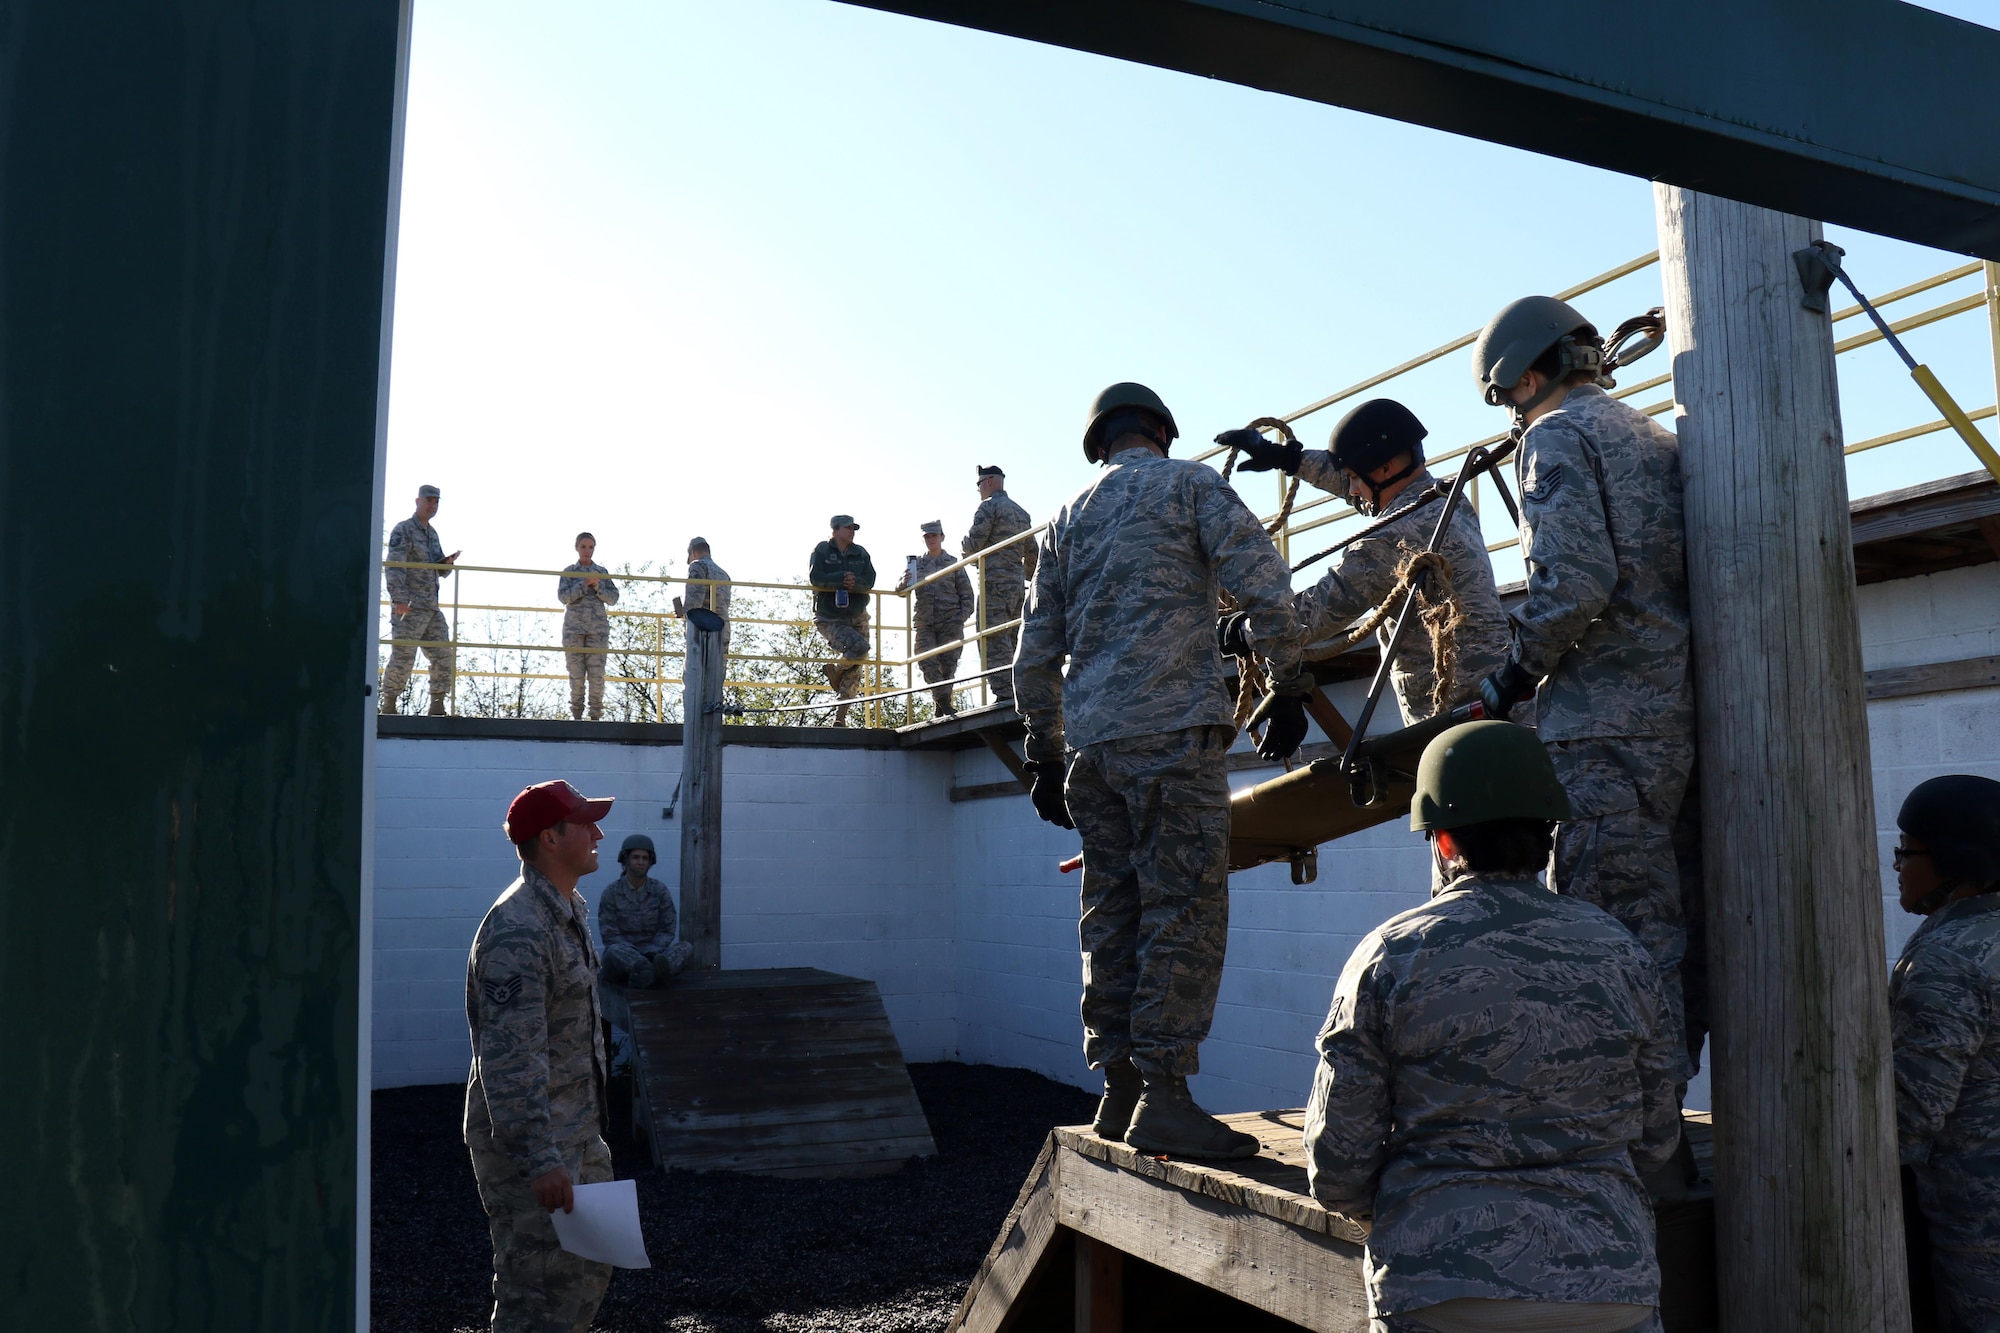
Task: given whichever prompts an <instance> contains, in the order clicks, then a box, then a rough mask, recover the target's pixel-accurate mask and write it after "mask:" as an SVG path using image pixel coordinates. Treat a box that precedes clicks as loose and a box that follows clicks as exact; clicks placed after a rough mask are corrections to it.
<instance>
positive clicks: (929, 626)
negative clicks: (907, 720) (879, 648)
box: [903, 519, 1011, 717]
mask: <svg viewBox="0 0 2000 1333" xmlns="http://www.w3.org/2000/svg"><path fill="white" fill-rule="evenodd" d="M923 534H924V553H923V554H922V555H920V556H916V557H915V558H914V559H913V560H912V561H911V564H910V568H909V571H908V572H907V573H906V574H905V575H904V576H903V577H904V583H903V586H905V587H907V586H909V584H911V583H913V582H921V581H922V580H924V579H926V578H929V577H930V576H931V575H932V574H935V573H937V572H938V571H939V570H941V569H945V568H948V567H949V566H951V565H952V564H953V563H955V562H954V560H953V558H952V557H951V556H949V555H947V554H946V553H945V549H944V524H943V523H942V522H941V521H939V520H938V519H932V520H931V521H930V522H928V523H926V524H924V525H923ZM972 612H973V602H972V580H971V579H969V578H967V577H966V576H965V571H964V570H963V569H954V570H952V572H951V575H950V577H948V578H942V579H939V580H937V581H936V582H934V583H925V584H924V585H923V586H922V587H921V588H918V589H917V591H916V596H915V602H914V605H912V606H911V608H910V624H911V625H912V626H913V627H914V629H915V636H914V638H913V639H912V640H911V643H912V647H913V648H914V650H915V651H916V652H919V653H927V652H930V651H931V649H933V648H936V647H937V646H939V645H940V644H946V643H957V642H958V641H959V640H960V639H962V638H963V637H964V636H965V622H966V621H967V620H969V619H971V617H972ZM964 651H965V650H964V649H962V648H948V649H946V650H945V651H944V652H941V653H937V654H935V655H933V656H931V657H926V658H924V659H923V660H922V661H920V662H918V663H917V669H918V670H920V671H922V672H923V673H924V679H925V680H927V681H930V682H932V683H933V684H935V683H936V682H938V681H948V680H951V679H952V678H953V677H955V676H957V675H958V659H959V655H960V654H961V653H962V652H964ZM1010 685H1011V682H1010ZM931 699H932V701H933V702H934V703H935V704H936V705H937V711H938V716H939V717H950V716H951V715H953V714H954V713H956V712H957V711H958V710H957V709H955V708H953V707H952V706H951V686H949V685H938V686H937V688H936V689H934V690H932V691H931Z"/></svg>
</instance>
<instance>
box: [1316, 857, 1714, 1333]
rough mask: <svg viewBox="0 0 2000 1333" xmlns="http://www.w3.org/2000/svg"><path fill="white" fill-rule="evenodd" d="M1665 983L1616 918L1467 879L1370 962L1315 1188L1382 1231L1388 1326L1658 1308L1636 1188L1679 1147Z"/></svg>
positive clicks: (1337, 1058) (1365, 963)
mask: <svg viewBox="0 0 2000 1333" xmlns="http://www.w3.org/2000/svg"><path fill="white" fill-rule="evenodd" d="M1665 1018H1666V997H1665V995H1664V993H1663V992H1662V991H1661V989H1660V979H1659V971H1658V969H1657V968H1656V967H1655V966H1654V964H1653V961H1652V959H1651V958H1649V957H1648V956H1647V954H1646V952H1645V950H1644V949H1642V948H1641V947H1640V946H1639V944H1638V942H1637V941H1636V940H1634V939H1633V938H1632V936H1631V934H1630V933H1628V932H1627V931H1626V929H1625V928H1624V927H1623V926H1621V925H1619V924H1618V923H1617V922H1616V921H1615V920H1613V919H1612V918H1611V917H1610V916H1609V915H1607V914H1606V913H1605V912H1603V911H1602V910H1601V909H1599V908H1596V907H1593V906H1591V905H1590V904H1589V903H1586V902H1583V901H1582V900H1581V899H1577V898H1564V897H1559V896H1557V895H1556V894H1553V893H1550V892H1549V891H1548V890H1547V889H1545V888H1543V887H1542V885H1541V884H1540V882H1539V881H1537V880H1536V879H1535V878H1534V877H1533V876H1525V875H1524V876H1501V875H1462V876H1460V877H1459V878H1457V879H1454V880H1452V881H1451V882H1450V883H1449V884H1447V885H1445V886H1444V887H1443V888H1442V889H1441V890H1439V891H1438V893H1437V895H1436V896H1435V897H1434V898H1432V899H1431V901H1430V902H1429V903H1428V904H1427V905H1425V906H1423V907H1419V908H1415V909H1413V910H1411V911H1408V912H1404V913H1402V914H1401V915H1399V916H1395V917H1391V918H1390V919H1389V920H1388V921H1387V922H1385V923H1384V924H1383V925H1381V926H1378V927H1377V928H1376V929H1375V930H1373V931H1372V932H1370V933H1369V934H1368V936H1367V937H1366V938H1364V939H1363V940H1362V941H1361V943H1360V944H1359V945H1358V946H1356V948H1355V950H1354V954H1353V956H1352V957H1351V958H1349V959H1348V960H1347V967H1346V969H1345V970H1344V971H1343V972H1342V973H1341V974H1340V981H1339V983H1338V985H1337V986H1336V987H1335V989H1334V995H1333V1006H1332V1008H1331V1010H1330V1011H1329V1012H1328V1014H1327V1018H1326V1026H1325V1027H1324V1028H1322V1029H1321V1031H1320V1035H1319V1055H1320V1059H1319V1069H1318V1072H1317V1073H1316V1074H1315V1075H1314V1078H1313V1089H1312V1100H1311V1102H1310V1103H1309V1104H1308V1106H1307V1108H1306V1133H1305V1140H1306V1154H1307V1165H1306V1171H1307V1178H1308V1180H1309V1181H1310V1183H1311V1188H1312V1193H1313V1197H1314V1198H1316V1199H1318V1200H1319V1201H1320V1202H1321V1203H1323V1204H1325V1205H1326V1206H1327V1207H1328V1208H1329V1209H1332V1210H1333V1211H1335V1212H1340V1213H1346V1214H1349V1215H1352V1216H1356V1217H1367V1216H1370V1215H1371V1214H1372V1216H1373V1218H1374V1228H1373V1231H1372V1233H1371V1235H1370V1236H1369V1239H1368V1263H1367V1270H1366V1271H1367V1277H1368V1286H1369V1293H1370V1296H1371V1298H1372V1299H1373V1301H1374V1304H1375V1309H1376V1312H1377V1313H1378V1315H1380V1314H1399V1313H1403V1312H1406V1311H1409V1310H1414V1309H1418V1308H1420V1307H1422V1306H1426V1305H1432V1304H1435V1303H1437V1302H1439V1301H1448V1300H1455V1299H1457V1298H1459V1297H1462V1296H1475V1297H1484V1298H1487V1299H1491V1300H1545V1301H1546V1300H1555V1301H1606V1302H1626V1303H1630V1304H1636V1305H1653V1304H1657V1303H1658V1301H1659V1295H1660V1269H1659V1264H1658V1262H1657V1260H1656V1257H1655V1254H1654V1229H1653V1213H1652V1209H1651V1207H1650V1206H1649V1204H1648V1203H1647V1200H1646V1194H1645V1191H1644V1189H1643V1188H1642V1187H1641V1185H1640V1183H1639V1173H1640V1172H1641V1171H1644V1170H1647V1169H1650V1168H1652V1167H1654V1166H1657V1165H1659V1164H1660V1163H1662V1162H1665V1161H1666V1160H1667V1159H1668V1158H1669V1157H1671V1156H1672V1155H1673V1152H1674V1148H1675V1145H1676V1144H1677V1143H1678V1142H1679V1138H1680V1115H1679V1111H1678V1109H1677V1108H1676V1105H1675V1093H1674V1078H1675V1073H1676V1071H1677V1070H1678V1069H1679V1067H1680V1055H1679V1053H1678V1051H1677V1050H1676V1047H1675V1044H1674V1042H1673V1041H1672V1040H1670V1039H1669V1038H1668V1037H1667V1035H1666V1033H1665V1030H1664V1027H1663V1024H1664V1020H1665Z"/></svg>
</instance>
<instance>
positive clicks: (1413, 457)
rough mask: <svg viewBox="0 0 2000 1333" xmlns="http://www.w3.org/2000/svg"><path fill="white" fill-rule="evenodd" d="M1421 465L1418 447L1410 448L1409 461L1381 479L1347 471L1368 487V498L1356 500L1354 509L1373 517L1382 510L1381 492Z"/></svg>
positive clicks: (1422, 461)
mask: <svg viewBox="0 0 2000 1333" xmlns="http://www.w3.org/2000/svg"><path fill="white" fill-rule="evenodd" d="M1423 465H1424V456H1423V451H1422V450H1420V449H1412V450H1410V461H1409V463H1408V464H1406V465H1405V466H1403V467H1402V468H1400V469H1398V470H1397V471H1396V472H1395V473H1393V474H1392V475H1390V476H1387V477H1384V478H1382V480H1380V481H1376V480H1375V479H1374V478H1373V477H1371V476H1369V475H1368V474H1367V473H1366V472H1351V473H1349V474H1348V475H1350V476H1352V477H1353V478H1354V479H1355V480H1356V481H1359V482H1360V483H1361V484H1362V485H1363V486H1365V487H1367V488H1368V498H1367V499H1366V500H1365V501H1356V502H1355V505H1354V507H1355V508H1356V509H1359V510H1360V511H1361V512H1362V514H1363V515H1364V516H1365V517H1368V518H1374V517H1375V516H1376V515H1377V514H1380V513H1381V512H1382V503H1383V502H1382V492H1383V491H1386V490H1388V489H1389V488H1390V487H1391V486H1394V485H1395V484H1396V483H1397V482H1399V481H1401V480H1403V479H1404V478H1405V477H1408V476H1410V475H1412V474H1413V473H1415V472H1416V470H1417V469H1418V468H1420V467H1422V466H1423Z"/></svg>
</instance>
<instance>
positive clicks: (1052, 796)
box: [1021, 759, 1076, 828]
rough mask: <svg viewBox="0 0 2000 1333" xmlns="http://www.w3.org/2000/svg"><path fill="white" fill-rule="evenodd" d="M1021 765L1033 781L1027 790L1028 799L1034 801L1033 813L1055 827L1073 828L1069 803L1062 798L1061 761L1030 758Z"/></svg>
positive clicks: (1074, 825) (1073, 823)
mask: <svg viewBox="0 0 2000 1333" xmlns="http://www.w3.org/2000/svg"><path fill="white" fill-rule="evenodd" d="M1021 767H1022V768H1023V769H1024V770H1026V772H1027V774H1028V776H1029V777H1031V778H1033V779H1034V782H1035V785H1034V786H1033V787H1031V788H1030V789H1029V790H1028V799H1029V800H1031V801H1033V802H1034V803H1035V813H1036V814H1038V815H1040V816H1041V817H1042V818H1043V819H1046V820H1048V821H1049V823H1051V824H1054V825H1055V826H1056V827H1057V828H1075V827H1076V821H1075V820H1074V819H1071V818H1070V817H1069V805H1068V803H1067V802H1065V801H1064V800H1063V766H1062V761H1061V760H1059V759H1030V760H1028V761H1027V762H1026V763H1024V764H1022V765H1021Z"/></svg>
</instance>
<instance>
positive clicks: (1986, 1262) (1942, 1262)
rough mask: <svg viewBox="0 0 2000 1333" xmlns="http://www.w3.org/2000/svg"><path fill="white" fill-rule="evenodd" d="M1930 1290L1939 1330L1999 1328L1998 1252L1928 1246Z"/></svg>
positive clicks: (1988, 1332) (1981, 1332) (1977, 1332)
mask: <svg viewBox="0 0 2000 1333" xmlns="http://www.w3.org/2000/svg"><path fill="white" fill-rule="evenodd" d="M1931 1293H1932V1297H1933V1299H1934V1300H1935V1301H1936V1303H1937V1326H1938V1333H1992V1330H1994V1329H2000V1253H1996V1252H1995V1251H1993V1250H1948V1249H1944V1248H1942V1247H1937V1246H1934V1247H1933V1248H1932V1249H1931Z"/></svg>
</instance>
